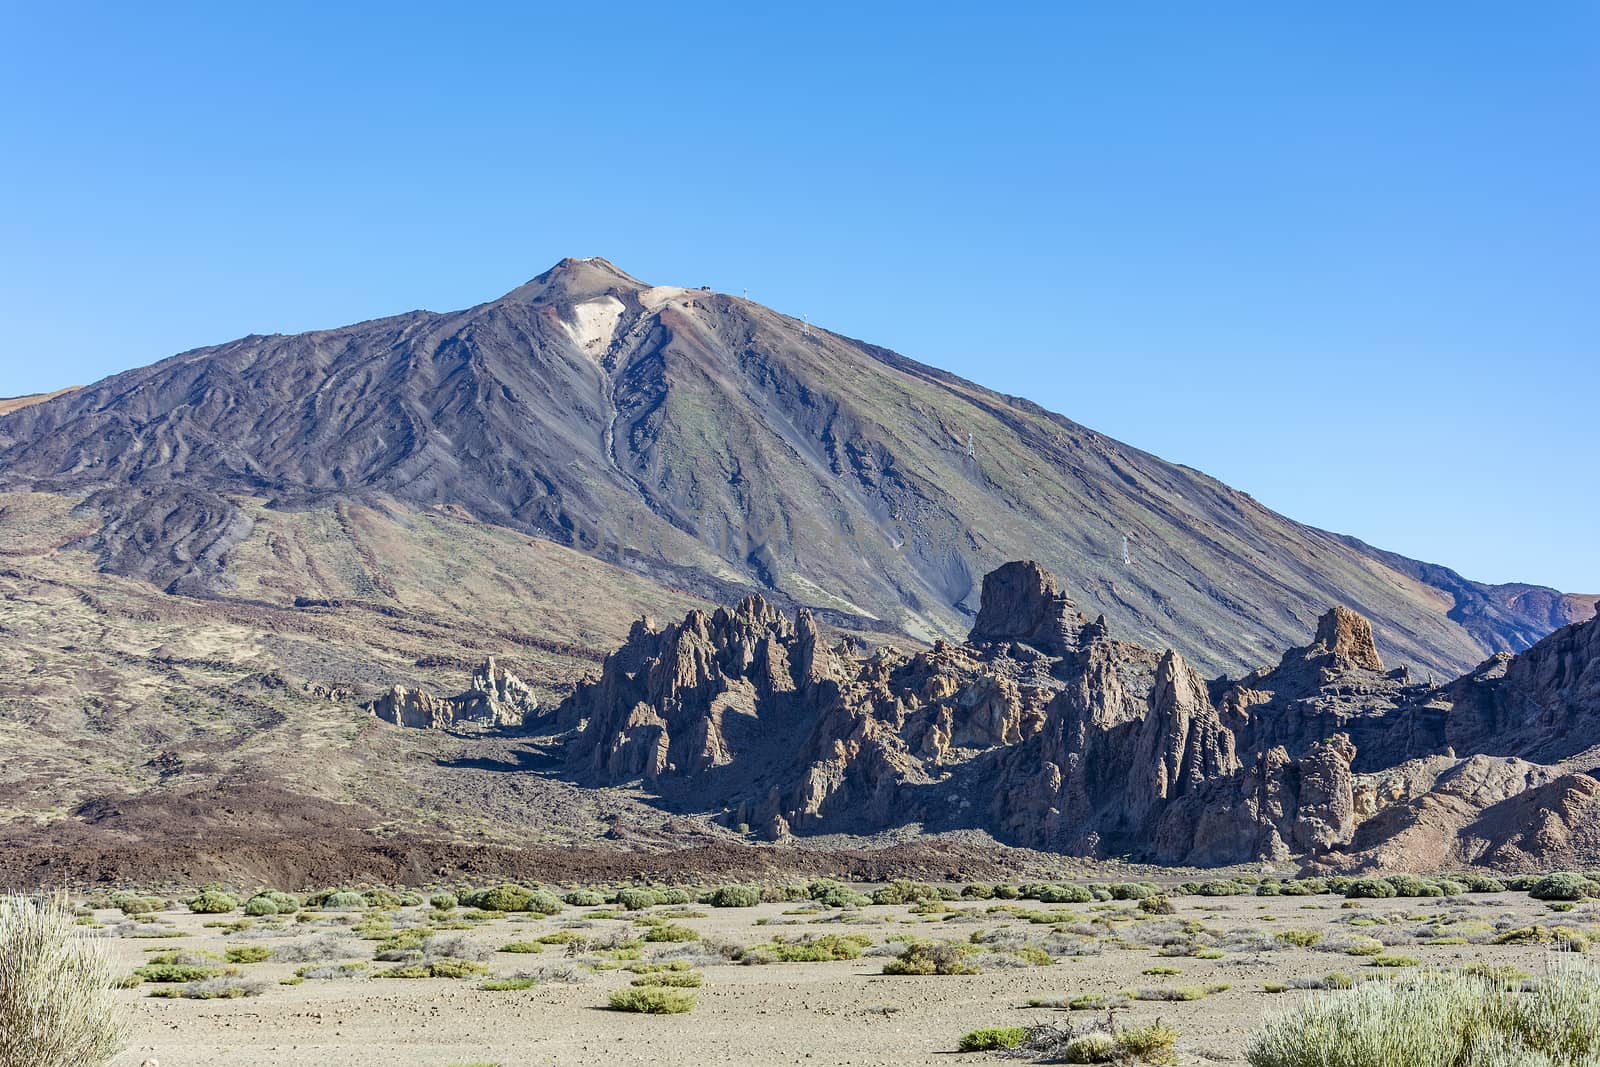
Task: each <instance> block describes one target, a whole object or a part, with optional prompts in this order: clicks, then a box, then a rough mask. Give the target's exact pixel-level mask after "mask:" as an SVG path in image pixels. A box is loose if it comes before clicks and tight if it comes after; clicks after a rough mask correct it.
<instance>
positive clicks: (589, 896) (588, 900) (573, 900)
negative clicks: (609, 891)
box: [562, 889, 606, 908]
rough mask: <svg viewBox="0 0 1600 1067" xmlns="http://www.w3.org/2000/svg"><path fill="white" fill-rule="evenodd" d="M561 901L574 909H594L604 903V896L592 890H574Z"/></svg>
mask: <svg viewBox="0 0 1600 1067" xmlns="http://www.w3.org/2000/svg"><path fill="white" fill-rule="evenodd" d="M562 899H563V900H565V901H566V902H567V903H568V904H571V905H572V906H573V907H574V908H594V907H599V906H600V905H601V904H604V903H605V902H606V895H605V894H604V893H597V892H595V891H594V890H593V889H574V890H573V891H572V892H570V893H568V894H567V895H566V896H565V897H563V898H562Z"/></svg>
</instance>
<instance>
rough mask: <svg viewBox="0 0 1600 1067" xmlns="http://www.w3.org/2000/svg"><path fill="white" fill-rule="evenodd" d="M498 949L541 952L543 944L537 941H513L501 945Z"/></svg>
mask: <svg viewBox="0 0 1600 1067" xmlns="http://www.w3.org/2000/svg"><path fill="white" fill-rule="evenodd" d="M500 951H501V952H514V953H526V954H531V953H535V952H543V951H544V946H543V945H541V944H540V943H539V942H537V941H513V942H511V943H510V944H509V945H501V946H500Z"/></svg>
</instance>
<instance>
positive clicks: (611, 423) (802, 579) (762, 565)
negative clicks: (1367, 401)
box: [0, 258, 1589, 675]
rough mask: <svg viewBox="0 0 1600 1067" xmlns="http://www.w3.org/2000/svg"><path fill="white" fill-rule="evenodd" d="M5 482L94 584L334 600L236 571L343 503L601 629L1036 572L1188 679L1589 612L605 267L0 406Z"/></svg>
mask: <svg viewBox="0 0 1600 1067" xmlns="http://www.w3.org/2000/svg"><path fill="white" fill-rule="evenodd" d="M969 442H970V449H969ZM1307 447H1308V448H1310V447H1313V445H1312V443H1311V442H1307ZM0 488H3V489H5V490H7V491H10V492H13V493H15V492H19V491H30V492H33V493H48V494H62V495H66V496H67V497H70V498H71V499H72V500H73V501H74V502H76V501H78V500H80V499H82V500H84V501H86V504H85V505H84V506H82V507H80V508H79V510H78V512H77V516H78V519H79V522H78V525H77V526H76V527H75V528H74V530H73V531H72V532H73V534H74V536H72V537H70V538H68V539H67V540H66V542H64V543H65V544H67V545H68V546H70V547H87V548H89V549H91V550H92V551H93V552H94V553H95V558H96V559H97V561H98V565H99V566H100V567H101V568H102V569H103V570H104V571H107V572H110V573H111V574H115V575H122V576H129V577H135V578H141V579H146V580H148V581H150V582H152V583H154V584H155V585H156V586H158V587H159V588H161V589H162V590H164V591H166V592H169V593H174V594H185V595H188V596H190V597H198V598H211V599H217V598H220V599H224V600H227V599H235V600H247V601H252V602H264V603H267V604H277V605H279V606H289V605H290V604H292V603H293V597H292V596H290V595H289V594H290V593H294V594H295V595H297V596H300V598H301V600H302V602H304V601H306V600H308V599H311V600H316V599H337V597H336V596H329V595H328V594H329V589H328V588H313V587H314V586H317V583H316V582H315V581H311V580H310V579H309V578H307V577H306V575H305V568H304V567H298V566H297V567H294V568H291V569H293V570H294V571H295V576H294V578H293V579H292V580H291V579H288V578H286V579H285V580H284V581H282V582H279V583H278V584H277V586H276V587H267V586H264V585H263V583H262V581H261V579H260V576H259V573H258V572H257V571H256V570H252V569H251V568H252V567H257V566H258V564H259V560H260V559H261V558H265V557H264V556H263V554H264V553H265V556H271V555H272V554H274V553H275V554H276V555H277V556H278V557H279V558H287V557H286V556H285V553H287V552H290V551H292V549H291V548H290V547H289V546H288V542H289V541H290V540H292V539H290V538H287V537H283V536H278V538H277V541H276V542H275V543H274V544H271V545H268V544H266V543H265V542H266V541H268V540H272V539H273V537H274V536H275V535H274V533H273V531H272V530H271V529H269V527H270V526H271V522H269V521H267V520H268V519H269V518H270V515H269V513H276V514H278V515H304V514H327V513H332V512H333V511H335V510H337V509H340V508H343V509H349V508H352V507H354V508H368V509H372V508H376V509H377V510H378V511H380V512H381V513H383V514H384V515H387V516H390V517H391V518H392V519H393V520H394V522H396V523H398V524H399V525H400V526H401V527H408V526H409V525H410V523H411V519H410V518H409V516H410V515H411V514H413V513H419V512H422V511H430V512H432V513H433V514H438V513H440V510H441V509H444V510H445V511H447V512H448V514H450V515H453V516H457V517H459V518H460V519H462V520H463V521H467V520H470V521H472V522H474V523H477V524H480V525H483V526H489V527H498V528H503V529H504V530H505V531H507V532H510V531H515V532H516V533H518V534H525V535H529V536H531V537H533V538H536V539H540V540H541V541H547V542H552V543H554V544H555V545H560V546H566V547H569V548H571V549H575V550H577V551H578V552H580V553H582V554H584V555H587V556H589V557H592V558H594V559H596V560H599V561H602V562H603V563H605V564H609V565H611V566H609V567H606V568H604V573H605V574H606V575H607V576H608V577H607V580H606V581H602V582H600V584H598V585H594V586H591V587H590V589H589V592H590V593H591V594H592V595H593V596H594V597H595V598H597V599H606V600H609V601H612V602H613V603H612V607H613V609H614V610H615V611H616V612H618V613H619V614H631V613H633V612H635V611H637V610H639V609H640V608H643V607H648V606H649V605H648V604H646V603H644V602H643V600H642V598H641V595H640V594H639V593H638V590H639V589H641V588H645V587H650V588H660V589H663V590H667V591H669V592H668V593H667V594H666V595H667V597H668V599H672V598H674V597H677V598H680V599H681V598H683V597H684V596H687V597H688V598H700V599H710V600H715V601H726V602H731V601H732V600H733V599H734V598H735V597H736V596H738V595H740V594H742V593H743V592H747V591H751V590H760V591H762V592H764V593H766V594H767V595H768V596H769V598H771V597H774V596H775V597H776V599H777V601H778V602H779V603H787V604H792V605H805V606H810V607H812V608H813V609H816V610H817V611H818V613H819V617H820V618H821V619H822V620H823V621H824V622H831V623H832V624H834V625H838V626H843V627H846V628H851V629H857V630H869V631H871V630H875V631H880V632H888V633H894V632H899V633H903V634H906V635H909V636H910V637H912V638H917V639H924V640H926V639H931V638H933V637H936V636H947V637H953V636H958V635H960V634H963V633H965V631H966V630H967V629H968V628H969V627H970V626H971V622H972V616H973V613H974V612H975V610H976V607H977V595H978V594H977V588H976V585H975V580H976V577H977V576H981V575H983V574H984V573H985V572H986V571H988V570H989V569H991V568H992V567H994V566H996V565H998V564H999V563H1001V562H1003V561H1005V560H1007V559H1013V558H1032V559H1037V560H1039V561H1041V562H1042V563H1044V564H1045V565H1046V566H1048V567H1049V568H1051V569H1052V570H1053V571H1054V572H1055V573H1056V574H1057V575H1059V576H1060V578H1061V580H1062V582H1063V586H1064V587H1065V588H1067V589H1069V590H1071V592H1072V594H1073V596H1074V597H1075V598H1076V599H1077V600H1079V601H1080V602H1083V603H1087V604H1092V605H1094V607H1095V608H1096V610H1102V611H1104V613H1105V614H1106V616H1107V618H1108V620H1109V621H1110V622H1111V624H1112V625H1113V626H1114V627H1116V628H1117V629H1118V631H1119V632H1121V633H1124V634H1126V635H1128V637H1129V638H1130V639H1132V640H1137V641H1141V642H1143V643H1144V644H1147V645H1150V646H1153V647H1165V646H1171V647H1173V648H1175V649H1177V650H1179V651H1180V652H1181V653H1182V654H1183V655H1184V656H1185V657H1187V658H1188V659H1189V660H1190V661H1191V662H1193V663H1194V664H1196V665H1197V666H1198V667H1200V668H1201V669H1203V670H1209V671H1221V670H1230V671H1237V670H1240V669H1247V668H1250V667H1253V666H1255V665H1258V664H1259V663H1262V662H1266V661H1268V660H1270V659H1272V658H1273V657H1274V656H1275V655H1276V654H1277V653H1278V652H1280V651H1281V650H1282V649H1283V648H1286V647H1290V646H1291V645H1293V644H1295V643H1296V642H1297V641H1299V640H1300V639H1301V638H1302V637H1303V635H1304V633H1305V632H1307V631H1308V629H1310V628H1311V627H1313V626H1314V625H1315V620H1316V619H1317V617H1318V616H1319V615H1320V614H1321V613H1322V612H1323V611H1324V610H1326V609H1327V607H1328V606H1329V605H1330V604H1333V603H1335V602H1337V603H1342V604H1347V605H1349V606H1351V607H1353V608H1355V609H1356V610H1358V611H1360V612H1361V613H1362V614H1364V615H1366V616H1367V617H1369V618H1371V619H1372V620H1373V622H1374V623H1375V625H1376V628H1377V631H1378V632H1379V633H1380V634H1381V635H1383V636H1382V640H1383V641H1384V643H1385V647H1384V649H1383V652H1384V654H1385V655H1386V656H1388V657H1390V658H1391V659H1394V660H1397V661H1401V662H1410V663H1412V664H1415V665H1416V666H1419V667H1422V668H1428V669H1437V670H1440V671H1444V672H1456V671H1459V670H1462V669H1465V668H1467V667H1469V666H1471V665H1473V664H1475V663H1477V662H1478V661H1480V660H1482V659H1483V658H1484V657H1485V656H1486V655H1488V654H1489V653H1491V652H1495V651H1499V650H1519V649H1522V648H1525V647H1527V646H1528V645H1529V644H1530V643H1532V642H1533V641H1534V640H1536V639H1537V638H1539V637H1540V636H1542V635H1543V634H1545V633H1547V632H1549V631H1550V630H1552V629H1554V628H1556V627H1558V626H1561V625H1564V624H1566V623H1569V622H1572V621H1575V620H1577V619H1579V618H1584V617H1587V615H1588V614H1589V610H1587V608H1586V606H1585V605H1583V604H1580V603H1579V602H1578V601H1577V600H1576V599H1574V598H1569V597H1566V596H1564V595H1563V594H1561V593H1558V592H1556V591H1554V590H1548V589H1542V588H1538V587H1530V586H1487V585H1482V584H1479V583H1474V582H1471V581H1467V580H1465V579H1463V578H1461V577H1460V576H1459V575H1457V574H1455V573H1454V572H1452V571H1449V570H1448V569H1446V568H1443V567H1437V566H1433V565H1427V564H1420V563H1416V562H1415V561H1411V560H1407V559H1404V558H1403V557H1399V556H1395V555H1393V554H1390V553H1386V552H1381V551H1378V550H1375V549H1372V548H1370V547H1368V546H1366V545H1364V544H1362V543H1360V542H1358V541H1355V540H1353V539H1350V538H1345V537H1340V536H1335V535H1332V534H1329V533H1326V532H1324V531H1321V530H1317V529H1313V528H1310V527H1307V526H1303V525H1300V524H1299V523H1296V522H1293V521H1291V520H1289V519H1286V518H1284V517H1282V516H1280V515H1277V514H1275V513H1273V512H1271V511H1269V510H1267V509H1266V508H1264V507H1262V506H1261V505H1260V504H1258V503H1257V502H1256V501H1254V500H1253V499H1252V498H1251V497H1249V496H1248V495H1246V494H1244V493H1241V492H1238V491H1236V490H1233V489H1230V488H1229V487H1227V486H1225V485H1222V484H1221V483H1219V482H1217V481H1215V480H1214V479H1211V478H1209V477H1207V476H1205V475H1204V474H1201V473H1199V472H1198V471H1195V470H1193V469H1191V468H1188V467H1184V466H1181V465H1176V464H1172V463H1168V462H1166V461H1164V460H1161V459H1159V458H1157V457H1155V456H1152V455H1150V454H1148V453H1144V452H1140V451H1139V450H1137V449H1135V448H1131V447H1129V446H1127V445H1123V444H1121V443H1119V442H1117V441H1114V440H1111V439H1110V438H1107V437H1105V436H1103V435H1101V434H1098V433H1096V432H1095V431H1093V430H1090V429H1088V428H1086V427H1084V426H1081V425H1079V424H1077V423H1075V422H1072V421H1070V420H1068V419H1066V418H1064V417H1062V416H1060V415H1056V414H1053V413H1051V412H1048V411H1045V410H1044V409H1042V408H1040V407H1039V406H1038V405H1036V404H1033V403H1031V402H1029V401H1027V400H1023V399H1020V398H1017V397H1009V396H1003V395H1001V394H998V393H994V392H991V391H989V390H986V389H984V388H982V387H980V386H978V385H975V384H973V383H971V382H968V381H965V380H963V379H960V378H958V377H956V376H954V375H951V374H947V373H945V372H943V371H940V370H937V369H934V368H931V367H927V366H924V365H922V364H919V363H916V362H914V361H912V360H910V359H907V358H905V357H903V356H900V355H897V354H896V353H893V352H890V351H887V350H885V349H882V348H878V347H876V346H873V345H870V344H867V343H864V342H860V341H855V340H851V339H849V338H846V337H841V336H839V335H837V334H833V333H829V332H827V331H825V330H820V329H817V328H815V327H810V328H806V327H804V326H803V325H802V324H801V323H799V322H797V321H796V320H794V319H791V318H789V317H787V316H784V315H781V314H778V313H777V312H774V311H772V310H770V309H768V308H765V307H762V306H761V305H759V304H755V303H752V302H750V301H748V300H741V299H738V298H735V297H732V296H727V295H724V294H721V293H715V292H711V291H709V290H697V289H681V288H674V287H667V286H651V285H647V284H646V283H644V282H641V281H639V280H637V279H635V278H633V277H631V276H629V275H627V274H625V273H624V272H622V271H621V270H619V269H618V268H616V267H615V266H613V265H612V264H611V263H609V262H607V261H605V260H603V259H598V258H596V259H585V260H572V259H568V260H563V261H562V262H561V263H559V264H557V265H556V266H555V267H554V268H552V269H551V270H549V271H547V272H545V273H544V274H541V275H540V276H538V277H537V278H535V279H533V280H532V281H530V282H528V283H527V284H525V285H523V286H520V287H519V288H517V289H514V290H512V291H511V292H510V293H508V294H506V295H505V296H503V297H501V298H499V299H497V300H493V301H490V302H488V303H485V304H481V305H479V306H477V307H474V308H470V309H468V310H465V311H460V312H454V313H445V314H436V313H431V312H424V311H414V312H410V313H407V314H403V315H397V316H394V317H391V318H385V319H377V320H373V321H369V322H363V323H358V324H356V325H353V326H348V327H344V328H341V329H335V330H326V331H318V332H312V333H305V334H297V335H292V336H283V335H273V336H264V337H263V336H251V337H245V338H242V339H240V340H237V341H232V342H229V343H226V344H222V345H218V346H215V347H212V348H204V349H198V350H195V351H192V352H186V353H183V354H181V355H177V356H174V357H172V358H170V359H167V360H164V361H162V362H160V363H157V364H154V365H153V366H150V367H146V368H142V369H139V370H132V371H127V372H125V373H122V374H118V375H116V376H114V377H111V378H108V379H106V380H104V381H101V382H99V383H96V384H94V385H91V386H89V387H87V388H84V389H81V390H77V391H73V392H69V393H65V394H63V395H60V396H56V397H53V398H50V399H47V400H43V401H41V402H38V403H34V404H31V405H30V406H26V407H22V408H20V409H18V410H16V411H14V412H12V413H11V414H8V415H5V416H4V417H0ZM340 514H345V513H344V512H341V513H340ZM347 518H348V516H346V519H347ZM341 521H345V520H341ZM346 525H348V522H347V521H346ZM1124 536H1126V537H1127V538H1128V543H1129V544H1130V545H1131V551H1130V557H1131V562H1127V563H1125V562H1124V559H1123V538H1124ZM253 541H256V542H261V543H260V544H254V545H253V544H252V542H253ZM390 548H397V546H396V545H394V544H385V543H384V542H383V541H382V540H381V539H379V540H377V541H376V542H374V541H373V540H372V539H369V540H368V542H367V543H366V544H364V545H363V546H361V551H360V552H359V553H357V554H358V556H359V557H360V558H359V559H357V560H356V561H355V563H354V564H352V566H353V567H354V569H355V570H357V571H361V572H363V575H364V576H363V577H360V578H359V579H356V580H355V585H356V592H357V593H358V594H359V596H356V597H354V599H360V600H362V601H363V602H364V603H367V604H368V605H374V604H375V605H378V606H383V607H388V608H397V609H402V610H407V609H408V608H409V606H408V605H407V604H405V603H404V598H403V596H401V594H400V592H399V591H398V590H397V589H396V588H395V587H394V583H393V581H392V580H391V579H386V578H385V577H384V574H385V572H386V570H388V569H389V568H390V567H391V566H392V564H393V561H391V560H388V559H386V557H385V552H386V551H387V550H388V549H390ZM52 550H53V547H52ZM406 550H407V551H408V552H409V551H415V550H416V547H415V546H414V545H413V546H408V547H407V549H406ZM293 551H298V550H293ZM308 551H310V552H311V553H312V555H315V549H314V548H313V549H309V550H308ZM630 573H631V575H633V576H636V577H635V579H631V580H630V581H631V584H629V583H623V584H620V585H619V584H616V583H615V582H611V581H610V580H611V579H612V578H615V579H617V582H621V581H622V579H621V576H622V575H626V574H630ZM637 579H643V581H642V582H640V581H637ZM296 582H300V583H301V584H302V585H305V586H306V587H305V588H290V587H291V586H294V585H295V583H296ZM608 583H609V584H608ZM337 584H339V583H337V582H334V581H333V580H332V579H331V578H330V579H329V581H328V582H325V583H323V585H324V586H329V585H337ZM346 584H348V583H346ZM319 592H321V593H322V594H323V596H321V597H319V596H318V593H319ZM334 592H335V593H337V590H335V591H334ZM346 594H347V595H348V591H346ZM433 608H434V609H435V610H437V611H439V612H440V614H441V619H442V621H448V617H449V615H450V611H449V608H448V606H447V605H439V604H434V605H433ZM616 636H618V632H617V631H615V628H612V629H609V630H605V631H604V632H603V633H598V634H596V635H595V637H596V640H595V641H594V645H595V646H596V647H598V648H601V649H603V648H605V647H606V646H607V645H608V644H609V641H610V640H611V639H614V638H615V637H616ZM533 673H534V674H536V675H537V673H538V671H537V669H534V670H533Z"/></svg>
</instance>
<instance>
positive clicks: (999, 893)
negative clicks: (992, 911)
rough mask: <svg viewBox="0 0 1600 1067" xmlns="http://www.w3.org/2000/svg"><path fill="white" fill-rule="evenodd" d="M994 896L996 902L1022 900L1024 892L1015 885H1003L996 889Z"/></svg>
mask: <svg viewBox="0 0 1600 1067" xmlns="http://www.w3.org/2000/svg"><path fill="white" fill-rule="evenodd" d="M994 896H995V899H996V900H1021V899H1022V890H1020V889H1018V888H1017V887H1016V886H1014V885H1005V884H1001V885H997V886H995V887H994Z"/></svg>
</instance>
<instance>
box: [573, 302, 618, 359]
mask: <svg viewBox="0 0 1600 1067" xmlns="http://www.w3.org/2000/svg"><path fill="white" fill-rule="evenodd" d="M625 310H626V307H625V305H624V304H623V303H622V301H620V300H618V299H617V298H616V297H614V296H602V297H600V298H599V299H597V300H586V301H584V302H583V303H581V304H579V305H577V306H576V307H574V308H573V309H572V318H573V321H571V322H565V323H563V324H562V325H564V326H566V328H567V336H569V337H571V338H572V343H573V344H575V345H577V346H578V347H579V348H580V349H582V351H583V353H584V355H586V356H588V357H589V358H590V359H593V360H596V361H599V360H600V358H601V357H603V356H604V355H605V354H606V353H607V352H608V351H610V349H611V341H612V339H613V338H615V337H616V335H617V324H618V323H619V322H621V321H622V313H623V311H625Z"/></svg>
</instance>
